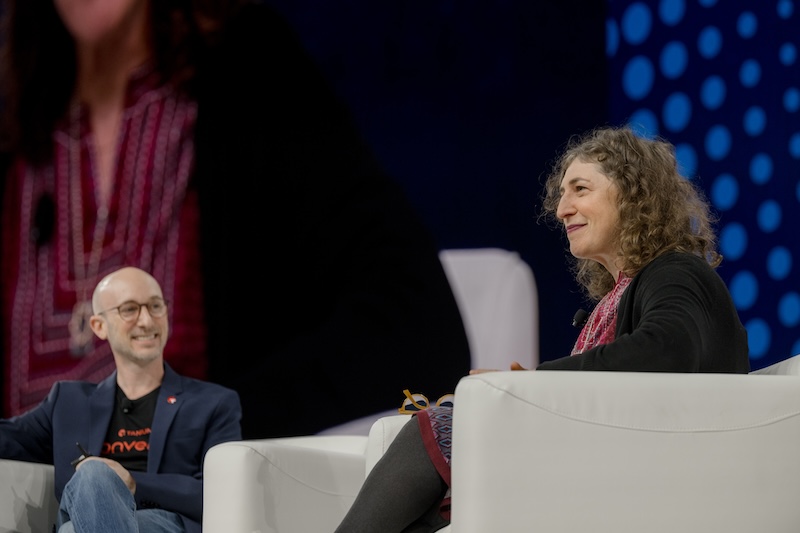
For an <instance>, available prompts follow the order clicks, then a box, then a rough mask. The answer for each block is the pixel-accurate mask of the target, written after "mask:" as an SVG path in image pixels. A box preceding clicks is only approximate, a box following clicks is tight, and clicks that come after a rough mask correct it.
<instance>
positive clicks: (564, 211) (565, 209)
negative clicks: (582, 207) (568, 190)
mask: <svg viewBox="0 0 800 533" xmlns="http://www.w3.org/2000/svg"><path fill="white" fill-rule="evenodd" d="M574 213H575V209H574V208H573V207H572V202H571V201H570V200H569V195H567V194H564V195H562V196H561V198H560V199H559V200H558V206H557V207H556V216H557V217H558V218H559V219H561V220H564V218H566V217H568V216H569V215H572V214H574Z"/></svg>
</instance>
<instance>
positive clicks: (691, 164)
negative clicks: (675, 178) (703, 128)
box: [675, 143, 697, 179]
mask: <svg viewBox="0 0 800 533" xmlns="http://www.w3.org/2000/svg"><path fill="white" fill-rule="evenodd" d="M675 159H677V160H678V173H680V175H681V176H683V177H685V178H689V179H691V178H693V177H694V175H695V174H697V153H696V152H695V151H694V147H693V146H692V145H691V144H689V143H680V144H678V145H676V146H675Z"/></svg>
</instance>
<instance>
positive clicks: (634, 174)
mask: <svg viewBox="0 0 800 533" xmlns="http://www.w3.org/2000/svg"><path fill="white" fill-rule="evenodd" d="M541 216H542V217H543V218H545V219H547V220H549V221H551V222H555V223H557V225H558V226H560V227H561V228H563V231H564V232H565V235H566V237H567V240H568V241H569V251H570V253H571V255H572V258H573V269H574V273H575V277H576V280H577V281H578V283H579V284H580V285H581V286H582V287H583V289H584V290H585V292H586V293H587V296H588V297H589V298H590V299H591V300H593V301H595V302H596V305H595V307H594V309H593V310H592V312H591V313H590V314H589V315H588V317H587V318H586V320H585V322H584V323H583V324H582V329H581V332H580V334H579V336H578V339H577V341H576V342H575V345H574V348H573V350H572V354H571V355H568V356H565V357H561V358H558V359H554V360H550V361H545V362H543V363H541V364H540V365H539V366H538V367H537V370H612V371H632V372H637V371H639V372H645V371H660V372H728V373H742V374H744V373H747V372H749V371H750V363H749V357H748V348H747V332H746V330H745V329H744V327H743V326H742V324H741V321H740V320H739V316H738V314H737V312H736V309H735V307H734V305H733V302H732V300H731V297H730V294H729V292H728V289H727V287H726V286H725V284H724V282H723V281H722V278H720V277H719V275H718V274H717V272H716V271H715V268H716V267H717V266H718V265H719V264H720V262H721V261H722V256H721V255H720V254H719V253H718V252H717V250H716V236H715V234H714V231H713V222H714V220H713V217H712V214H711V211H710V209H709V205H708V203H707V201H706V199H705V197H704V195H703V194H702V192H701V191H700V190H699V189H698V188H697V187H696V186H695V185H694V184H693V183H692V182H690V181H688V180H687V179H686V178H684V177H682V176H681V175H680V173H679V171H678V165H677V160H676V158H675V149H674V147H673V146H672V145H671V144H669V143H668V142H666V141H664V140H661V139H652V140H650V139H645V138H642V137H639V136H637V135H636V134H635V133H634V132H633V131H632V130H631V129H630V128H627V127H603V128H597V129H595V130H592V131H590V132H588V133H586V134H584V135H582V136H577V137H574V138H573V139H571V140H570V141H569V143H568V144H567V147H566V149H565V150H564V152H563V154H562V155H561V156H560V158H558V160H557V161H556V163H555V165H554V167H553V169H552V172H551V173H550V174H549V176H548V177H547V180H546V182H545V186H544V196H543V210H542V213H541ZM511 369H512V370H525V369H523V368H522V367H521V366H520V365H518V364H516V363H514V364H512V367H511ZM472 372H473V373H474V372H480V370H478V371H472ZM451 409H453V407H447V406H436V407H430V408H428V409H425V410H422V411H419V412H418V413H416V414H415V416H414V417H413V418H412V419H411V420H410V421H409V423H407V424H406V425H405V426H404V427H403V429H402V430H401V431H400V433H399V434H398V436H397V438H396V439H395V441H393V443H392V445H391V446H390V447H389V449H388V450H387V452H386V454H385V455H384V456H383V457H382V458H381V460H380V461H379V462H378V463H377V464H376V465H375V467H374V469H373V470H372V471H371V472H370V475H369V476H368V477H367V480H366V481H365V483H364V486H363V487H362V489H361V491H360V493H359V495H358V497H357V498H356V501H355V502H354V504H353V506H352V508H351V509H350V511H349V512H348V514H347V515H346V516H345V518H344V521H343V522H342V523H341V525H340V526H339V528H338V529H337V530H336V531H337V533H363V532H381V533H387V532H388V533H391V532H404V533H410V532H415V533H421V532H429V531H437V530H438V529H441V528H442V527H444V526H445V525H447V524H448V523H449V520H450V514H449V513H450V498H449V492H450V450H451V446H453V445H456V446H457V443H455V444H454V443H452V442H451V440H450V436H451V435H452V428H451V423H452V416H451V415H452V412H451Z"/></svg>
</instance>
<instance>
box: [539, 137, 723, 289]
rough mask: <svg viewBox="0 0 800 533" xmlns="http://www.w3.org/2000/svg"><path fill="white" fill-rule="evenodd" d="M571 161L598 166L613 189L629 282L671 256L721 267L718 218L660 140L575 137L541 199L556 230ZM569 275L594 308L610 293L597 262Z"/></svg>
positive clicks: (576, 265)
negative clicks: (690, 256)
mask: <svg viewBox="0 0 800 533" xmlns="http://www.w3.org/2000/svg"><path fill="white" fill-rule="evenodd" d="M575 160H580V161H581V162H584V163H596V164H597V165H598V167H599V170H600V171H601V172H602V173H603V174H604V175H606V176H607V177H608V178H610V179H611V181H612V182H613V183H614V184H615V185H616V186H617V189H618V191H619V194H618V195H617V198H618V202H619V222H618V224H619V225H618V228H617V234H616V238H615V240H616V244H617V245H618V247H619V255H620V259H621V261H620V264H621V266H622V271H623V272H625V274H626V275H628V276H631V277H633V276H635V275H636V274H637V273H638V272H639V271H640V270H641V269H642V268H644V267H645V266H646V265H647V264H649V263H650V262H651V261H652V260H653V259H655V258H656V257H658V256H660V255H662V254H664V253H666V252H669V251H679V252H686V253H692V254H695V255H698V256H700V257H703V258H705V260H706V261H707V262H708V264H709V265H711V266H712V267H714V268H716V267H717V266H718V265H719V264H720V262H721V261H722V256H721V255H720V254H719V252H718V251H717V236H716V233H715V231H714V228H713V225H714V224H715V223H716V217H715V215H714V214H713V213H712V212H711V208H710V206H709V203H708V201H707V199H706V197H705V194H704V193H703V191H702V190H701V189H700V188H699V187H698V186H697V185H695V184H694V183H693V182H692V181H689V180H688V179H686V178H684V177H683V176H681V175H680V173H679V171H678V163H677V160H676V158H675V147H674V146H673V145H672V144H670V143H669V142H667V141H665V140H663V139H661V138H658V137H656V138H653V139H645V138H643V137H641V136H639V135H637V134H636V133H635V132H634V131H633V130H632V129H630V128H629V127H627V126H623V127H611V126H606V127H599V128H596V129H593V130H591V131H589V132H587V133H584V134H583V135H579V136H574V137H572V138H571V139H570V140H569V141H568V143H567V146H566V148H565V150H564V152H563V153H562V155H561V156H560V157H558V159H557V160H556V162H555V163H554V165H553V167H552V170H551V171H550V173H549V175H548V176H547V178H546V181H545V184H544V190H543V196H542V212H541V216H542V217H543V218H545V219H546V220H547V221H548V222H551V223H555V224H556V225H557V226H559V227H561V226H562V224H561V223H560V220H559V219H558V217H557V215H556V209H557V208H558V203H559V200H560V199H561V192H560V188H561V181H562V179H563V177H564V173H565V172H566V170H567V168H568V167H569V165H570V164H572V162H573V161H575ZM572 269H573V272H574V274H575V278H576V280H577V281H578V283H579V284H580V285H581V286H582V287H583V288H584V290H585V292H586V293H587V295H588V296H589V297H590V298H591V299H593V300H599V299H600V298H602V297H603V296H604V295H605V294H607V293H608V292H609V291H610V290H611V289H612V288H613V287H614V283H615V280H614V279H613V278H612V276H611V274H610V273H609V272H608V271H607V270H606V269H605V268H604V267H603V266H602V265H601V264H600V263H598V262H596V261H593V260H590V259H578V258H573V263H572Z"/></svg>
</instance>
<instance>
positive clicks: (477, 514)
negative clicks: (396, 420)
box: [452, 371, 800, 533]
mask: <svg viewBox="0 0 800 533" xmlns="http://www.w3.org/2000/svg"><path fill="white" fill-rule="evenodd" d="M453 431H454V436H453V439H454V442H455V446H454V447H453V472H452V476H453V507H452V511H453V514H452V528H453V530H454V531H458V532H459V533H478V532H485V531H505V532H511V533H513V532H517V531H519V532H522V531H530V530H531V528H534V529H537V530H541V531H559V532H562V533H577V532H581V533H583V532H585V531H593V532H596V533H611V532H619V531H648V532H650V533H667V532H669V533H674V532H675V531H725V532H726V533H749V532H752V531H792V530H795V529H796V528H797V524H800V508H798V507H797V505H796V502H797V501H798V500H800V455H798V454H797V443H798V442H800V379H798V378H797V377H796V376H775V375H736V374H666V373H634V372H557V371H548V372H493V373H488V374H480V375H475V376H469V377H466V378H463V379H462V380H461V381H460V382H459V385H458V387H457V389H456V408H455V410H454V421H453Z"/></svg>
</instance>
